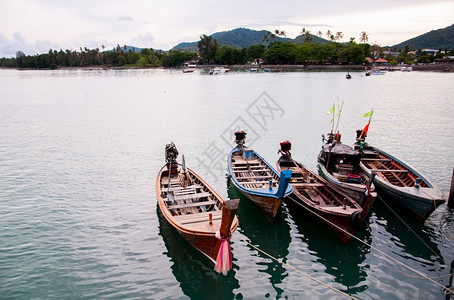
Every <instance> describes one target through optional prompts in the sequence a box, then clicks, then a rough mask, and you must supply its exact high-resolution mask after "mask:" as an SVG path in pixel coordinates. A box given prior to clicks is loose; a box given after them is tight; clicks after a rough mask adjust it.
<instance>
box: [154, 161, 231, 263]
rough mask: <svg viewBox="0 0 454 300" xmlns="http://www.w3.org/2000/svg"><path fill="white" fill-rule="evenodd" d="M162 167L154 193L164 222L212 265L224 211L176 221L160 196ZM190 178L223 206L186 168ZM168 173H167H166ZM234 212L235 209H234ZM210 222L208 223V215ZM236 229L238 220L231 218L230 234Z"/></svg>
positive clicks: (217, 249)
mask: <svg viewBox="0 0 454 300" xmlns="http://www.w3.org/2000/svg"><path fill="white" fill-rule="evenodd" d="M165 167H166V166H164V167H163V168H162V169H161V170H160V172H159V175H158V177H157V179H156V193H157V198H158V205H159V209H160V211H161V214H162V215H163V216H164V218H165V219H166V221H167V222H168V223H169V224H170V225H171V226H172V227H173V228H174V229H175V230H176V231H177V232H178V233H179V234H180V235H181V236H182V237H183V238H184V239H185V240H186V241H187V242H188V243H189V244H191V245H192V246H193V247H194V248H196V249H197V250H199V251H200V252H201V253H202V254H204V255H205V256H206V257H208V258H209V259H210V261H211V262H212V263H214V262H215V261H216V257H217V253H218V251H219V248H220V246H221V241H220V240H219V239H218V238H216V231H218V230H220V227H221V224H222V221H223V220H222V219H223V218H224V210H222V211H217V212H204V213H200V214H193V215H190V216H191V217H192V219H189V220H188V219H186V220H183V219H178V217H183V216H174V215H172V213H171V211H169V208H168V207H167V206H166V204H165V201H164V199H163V198H162V196H161V190H162V187H161V178H162V177H163V173H165V170H164V169H165ZM187 170H188V172H189V173H190V175H191V176H193V177H194V178H196V179H197V181H198V184H199V185H201V186H202V187H203V188H205V189H206V190H208V192H209V194H210V197H211V198H213V199H216V203H217V204H216V205H221V206H224V205H226V204H225V201H224V200H223V199H222V197H221V196H220V195H219V194H217V193H216V191H215V190H214V189H213V188H212V187H211V186H209V185H208V184H207V183H206V182H205V181H204V180H203V179H202V178H201V177H200V176H199V175H197V174H196V173H195V172H194V171H192V170H191V169H189V168H187ZM167 172H168V171H167ZM167 174H168V173H167ZM235 211H236V209H235ZM210 213H211V217H212V220H211V222H210V220H209V219H210V217H209V215H210ZM237 227H238V218H237V217H236V216H233V219H232V221H231V224H230V233H231V234H232V233H233V232H234V231H235V230H236V228H237Z"/></svg>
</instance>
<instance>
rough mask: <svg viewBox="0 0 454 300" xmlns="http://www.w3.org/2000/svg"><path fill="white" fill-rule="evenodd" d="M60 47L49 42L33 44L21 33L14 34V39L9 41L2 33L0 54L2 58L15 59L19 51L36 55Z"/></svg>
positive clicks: (38, 41)
mask: <svg viewBox="0 0 454 300" xmlns="http://www.w3.org/2000/svg"><path fill="white" fill-rule="evenodd" d="M59 48H60V46H59V45H58V44H56V43H52V42H51V41H49V40H36V41H35V42H33V43H30V42H28V41H27V40H26V39H25V37H24V36H23V35H22V33H21V32H16V33H14V34H13V38H12V39H8V38H7V37H6V36H5V35H4V34H1V33H0V53H1V55H2V57H15V56H16V52H17V51H22V52H24V53H25V54H26V55H35V54H37V53H46V52H48V51H49V50H50V49H59Z"/></svg>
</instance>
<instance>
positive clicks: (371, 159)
mask: <svg viewBox="0 0 454 300" xmlns="http://www.w3.org/2000/svg"><path fill="white" fill-rule="evenodd" d="M361 160H363V161H393V160H392V159H390V158H361Z"/></svg>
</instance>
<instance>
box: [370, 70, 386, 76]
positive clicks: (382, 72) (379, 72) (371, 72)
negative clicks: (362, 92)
mask: <svg viewBox="0 0 454 300" xmlns="http://www.w3.org/2000/svg"><path fill="white" fill-rule="evenodd" d="M370 74H371V75H385V71H382V70H379V69H372V70H370Z"/></svg>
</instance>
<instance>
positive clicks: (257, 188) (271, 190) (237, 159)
mask: <svg viewBox="0 0 454 300" xmlns="http://www.w3.org/2000/svg"><path fill="white" fill-rule="evenodd" d="M235 138H236V140H235V142H236V144H237V146H236V147H235V148H233V150H232V151H231V152H230V153H229V156H228V159H227V167H228V173H229V177H230V181H231V182H232V183H233V184H234V185H235V186H236V187H237V188H238V190H240V191H241V193H242V194H243V195H244V196H245V197H246V198H248V199H249V200H251V201H252V202H253V203H254V204H256V205H257V206H258V207H260V208H261V209H262V210H263V211H264V212H265V214H266V215H267V217H268V218H269V219H270V220H271V221H273V220H274V218H275V216H276V214H277V212H278V210H279V207H280V204H281V202H282V200H283V199H284V197H287V196H288V195H290V194H291V193H292V187H291V186H289V184H288V183H289V180H290V177H291V174H292V171H289V170H285V171H283V172H281V174H280V175H279V174H278V173H277V172H276V171H275V170H274V168H272V167H271V165H270V164H269V163H268V162H267V161H266V160H265V159H263V158H262V157H261V156H260V155H259V154H257V152H255V151H254V150H253V149H251V148H247V147H246V146H245V145H244V141H245V138H246V132H244V131H236V132H235Z"/></svg>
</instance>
